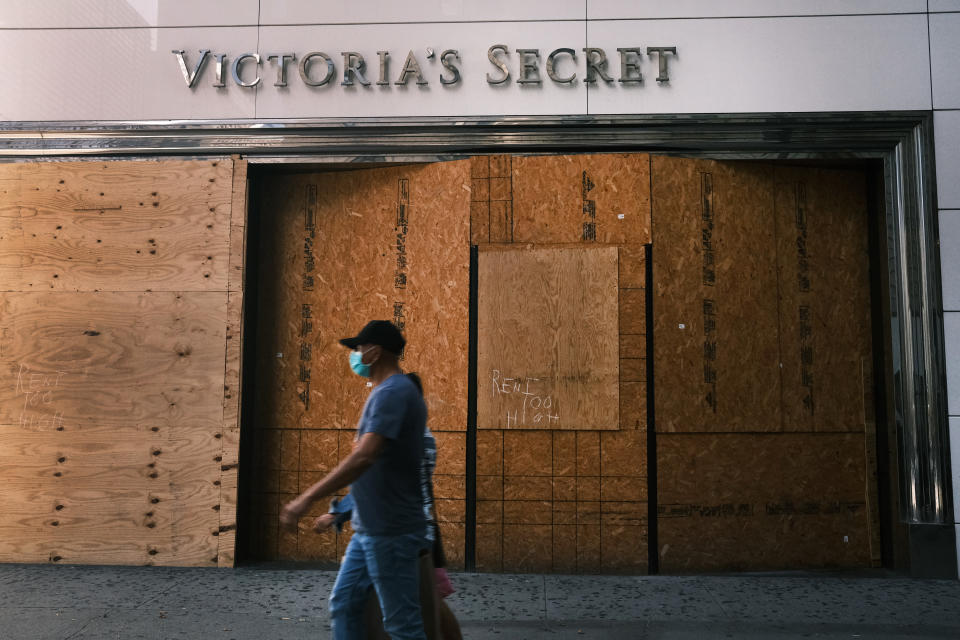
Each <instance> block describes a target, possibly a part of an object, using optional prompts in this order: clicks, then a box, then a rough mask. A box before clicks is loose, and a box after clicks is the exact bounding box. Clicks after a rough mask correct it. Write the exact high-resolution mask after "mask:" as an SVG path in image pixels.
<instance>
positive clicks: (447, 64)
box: [173, 44, 677, 89]
mask: <svg viewBox="0 0 960 640" xmlns="http://www.w3.org/2000/svg"><path fill="white" fill-rule="evenodd" d="M173 54H174V55H175V56H176V58H177V62H178V63H179V64H180V72H181V73H182V74H183V80H184V82H186V84H187V87H188V88H190V89H192V88H194V87H196V86H197V83H198V82H199V81H200V79H201V78H202V76H203V73H204V69H205V68H206V67H207V66H208V65H210V66H212V67H213V69H214V72H213V73H214V78H213V86H214V87H225V86H226V81H227V77H226V76H227V71H228V68H229V74H230V78H231V79H232V81H233V82H234V84H236V85H238V86H240V87H247V88H251V87H256V86H259V85H260V83H261V82H262V81H263V78H262V77H261V74H265V73H267V72H268V70H270V69H272V75H273V77H274V82H273V86H275V87H286V86H287V85H288V80H290V79H291V78H296V77H297V76H299V81H300V82H302V83H303V84H305V85H307V86H310V87H323V86H327V85H332V84H337V79H340V82H339V84H340V85H341V86H345V87H349V86H354V85H363V86H370V85H371V84H376V85H379V86H384V85H390V84H394V85H401V86H405V85H407V83H409V82H410V81H411V80H414V81H415V82H416V84H418V85H421V86H422V85H428V84H430V78H428V77H427V76H426V75H424V72H423V68H424V67H423V65H422V64H421V61H420V58H418V56H417V54H416V53H415V52H414V51H413V50H411V51H410V52H409V53H407V56H406V60H405V61H404V63H403V67H402V68H401V69H400V71H399V72H398V73H396V74H391V71H390V66H391V65H390V62H391V55H390V52H389V51H377V59H378V62H377V79H376V81H371V78H372V76H370V77H368V75H369V73H370V70H369V68H368V65H367V61H366V59H365V58H364V57H363V56H362V55H361V54H359V53H357V52H356V51H342V52H340V54H339V56H336V57H335V56H332V55H328V54H326V53H324V52H322V51H311V52H309V53H306V54H303V55H298V54H296V53H271V54H269V55H266V56H261V55H260V54H259V53H243V54H241V55H239V56H237V57H235V58H232V59H228V57H227V54H225V53H211V52H210V50H208V49H201V50H200V51H198V53H197V56H196V57H195V58H193V60H192V61H191V60H190V59H189V58H188V56H187V54H186V52H185V51H184V50H183V49H174V50H173ZM675 55H677V48H676V47H646V48H644V47H617V55H616V58H618V59H619V65H617V64H616V62H614V61H612V60H611V57H608V56H607V52H606V51H605V50H603V49H600V48H597V47H585V48H583V49H581V50H580V51H577V50H575V49H569V48H559V49H554V50H553V51H551V52H550V53H549V54H547V55H546V58H544V57H543V56H542V55H541V53H540V50H539V49H515V50H511V49H510V47H508V46H507V45H505V44H495V45H493V46H491V47H490V48H489V49H487V60H488V61H489V64H490V67H489V71H488V72H487V73H486V82H487V84H489V85H505V84H509V83H510V82H513V81H514V78H516V80H515V81H516V83H517V84H519V85H541V84H543V82H544V75H546V78H547V80H548V81H549V82H554V83H556V84H559V85H572V84H574V83H575V82H576V81H577V79H578V77H579V75H580V73H583V81H584V82H587V83H591V84H594V83H596V82H597V79H598V78H599V79H601V80H603V81H604V82H615V81H616V82H620V83H623V84H641V83H642V82H643V81H644V75H643V66H644V65H645V64H649V65H651V66H652V65H654V64H656V69H657V76H656V80H657V82H658V83H664V82H669V81H670V66H669V60H670V56H675ZM423 58H424V59H425V60H430V61H439V62H440V64H441V66H442V67H443V70H442V71H441V72H440V74H439V75H438V77H437V78H436V80H437V81H439V83H440V84H441V85H442V86H445V87H449V86H454V85H457V84H460V83H461V82H463V81H464V78H463V75H462V74H461V72H460V52H459V51H458V50H456V49H446V50H444V51H442V52H440V53H439V54H438V53H436V52H435V51H434V50H433V49H430V48H427V49H425V51H424V54H423ZM338 62H339V63H340V64H339V66H340V69H339V70H338V69H337V66H338V65H337V63H338ZM617 66H619V69H614V68H613V67H617ZM294 69H295V70H296V71H294ZM341 72H342V73H341ZM614 76H616V77H614Z"/></svg>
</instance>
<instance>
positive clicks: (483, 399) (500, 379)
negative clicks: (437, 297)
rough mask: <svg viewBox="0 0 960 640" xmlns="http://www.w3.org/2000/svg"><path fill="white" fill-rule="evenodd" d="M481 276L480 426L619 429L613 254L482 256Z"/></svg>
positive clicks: (606, 250) (575, 251)
mask: <svg viewBox="0 0 960 640" xmlns="http://www.w3.org/2000/svg"><path fill="white" fill-rule="evenodd" d="M478 277H479V292H478V305H479V317H478V334H479V335H478V368H477V371H478V381H477V389H478V398H479V400H478V418H477V425H478V428H481V429H490V428H533V429H578V428H579V429H617V428H619V405H618V395H619V388H618V378H619V374H618V370H619V358H618V353H617V352H618V345H617V336H618V309H617V250H616V248H610V247H598V248H582V249H532V250H518V251H481V253H480V260H479V274H478ZM548 404H549V405H550V406H547V405H548Z"/></svg>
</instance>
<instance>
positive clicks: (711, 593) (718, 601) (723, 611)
mask: <svg viewBox="0 0 960 640" xmlns="http://www.w3.org/2000/svg"><path fill="white" fill-rule="evenodd" d="M701 584H702V585H703V588H704V589H705V590H706V592H707V593H708V594H710V598H711V599H712V600H713V602H714V604H716V605H717V607H718V608H719V609H720V613H721V614H722V615H723V617H724V618H726V619H727V620H730V619H731V618H730V615H729V614H728V613H727V610H726V609H724V608H723V605H722V604H721V603H720V600H719V599H717V596H716V594H714V593H713V590H712V589H711V588H710V586H709V584H707V583H705V582H702V583H701Z"/></svg>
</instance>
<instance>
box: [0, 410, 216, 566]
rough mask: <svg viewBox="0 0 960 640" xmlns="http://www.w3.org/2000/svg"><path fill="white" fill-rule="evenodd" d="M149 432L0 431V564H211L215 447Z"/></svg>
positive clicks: (188, 429)
mask: <svg viewBox="0 0 960 640" xmlns="http://www.w3.org/2000/svg"><path fill="white" fill-rule="evenodd" d="M153 429H154V428H146V427H114V426H111V427H72V426H67V427H64V430H63V431H56V430H55V429H43V430H34V429H25V428H22V427H19V426H3V427H0V440H2V446H0V452H2V453H0V482H3V483H4V484H5V486H7V487H8V490H7V491H5V492H4V495H3V497H2V498H0V505H2V509H3V517H2V520H0V529H2V530H3V532H4V536H3V543H2V545H0V559H2V561H5V562H48V561H56V562H61V561H62V562H70V563H111V564H115V563H118V562H119V563H132V564H171V565H182V564H190V565H205V566H210V565H216V549H217V537H218V533H219V532H218V525H219V521H218V515H217V508H218V506H219V495H220V492H219V487H218V486H217V485H216V483H215V481H216V480H217V479H218V478H219V475H220V465H219V462H218V460H217V457H218V455H217V454H218V447H219V443H218V442H217V441H216V440H215V439H214V438H213V437H212V436H211V434H210V431H209V429H208V428H207V425H205V424H202V423H201V424H197V425H190V424H183V425H180V426H178V427H177V428H163V429H158V430H157V431H154V430H153ZM185 512H187V513H189V514H190V516H189V520H188V522H189V526H187V522H184V520H183V518H184V513H185ZM114 554H116V556H114Z"/></svg>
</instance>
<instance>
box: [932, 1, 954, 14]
mask: <svg viewBox="0 0 960 640" xmlns="http://www.w3.org/2000/svg"><path fill="white" fill-rule="evenodd" d="M930 11H931V12H933V11H960V0H930Z"/></svg>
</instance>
